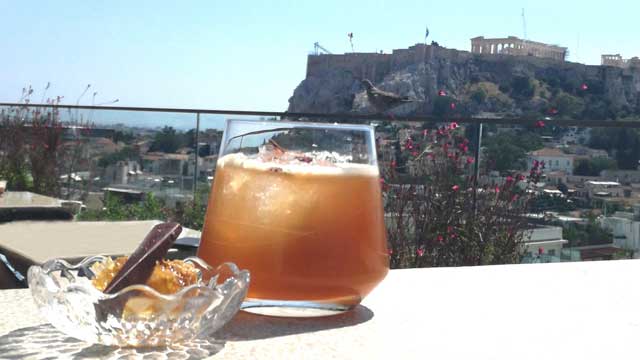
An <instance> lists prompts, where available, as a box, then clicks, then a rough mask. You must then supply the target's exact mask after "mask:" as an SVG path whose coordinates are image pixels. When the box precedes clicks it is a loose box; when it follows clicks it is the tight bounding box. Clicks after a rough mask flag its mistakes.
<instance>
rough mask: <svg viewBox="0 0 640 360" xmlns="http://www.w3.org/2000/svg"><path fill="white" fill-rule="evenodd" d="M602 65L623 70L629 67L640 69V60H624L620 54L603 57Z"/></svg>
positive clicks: (636, 58)
mask: <svg viewBox="0 0 640 360" xmlns="http://www.w3.org/2000/svg"><path fill="white" fill-rule="evenodd" d="M600 64H601V65H604V66H615V67H619V68H622V69H626V68H629V67H632V66H633V67H640V58H638V57H632V58H631V59H623V58H622V56H621V55H620V54H605V55H602V56H601V60H600Z"/></svg>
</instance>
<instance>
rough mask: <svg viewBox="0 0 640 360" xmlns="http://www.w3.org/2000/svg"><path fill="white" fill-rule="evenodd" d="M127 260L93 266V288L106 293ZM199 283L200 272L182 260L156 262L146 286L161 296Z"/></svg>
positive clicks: (120, 259)
mask: <svg viewBox="0 0 640 360" xmlns="http://www.w3.org/2000/svg"><path fill="white" fill-rule="evenodd" d="M127 259H128V257H125V256H123V257H119V258H116V259H115V260H113V259H111V258H107V259H106V260H105V261H104V262H101V263H95V264H93V266H92V267H91V270H92V271H93V273H94V274H96V276H95V277H94V278H93V280H92V281H91V283H92V284H93V286H94V287H95V288H96V289H98V290H100V291H104V290H105V289H106V288H107V285H109V283H111V281H112V280H113V278H115V276H116V274H117V273H118V272H120V270H122V268H123V266H124V264H125V263H126V261H127ZM197 282H198V270H197V269H196V267H195V266H194V265H193V264H191V263H186V262H184V261H182V260H160V261H156V264H155V266H154V267H153V271H152V272H151V276H150V277H149V279H148V280H147V281H146V283H145V284H146V285H147V286H149V287H151V288H153V289H154V290H156V291H157V292H159V293H161V294H165V295H168V294H174V293H176V292H178V291H180V290H181V289H182V288H184V287H186V286H189V285H193V284H195V283H197Z"/></svg>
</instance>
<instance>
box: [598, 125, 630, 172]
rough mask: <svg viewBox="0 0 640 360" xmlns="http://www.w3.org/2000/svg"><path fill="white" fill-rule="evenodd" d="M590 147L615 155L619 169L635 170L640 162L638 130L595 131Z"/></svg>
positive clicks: (608, 129)
mask: <svg viewBox="0 0 640 360" xmlns="http://www.w3.org/2000/svg"><path fill="white" fill-rule="evenodd" d="M589 146H590V147H593V148H595V149H603V150H607V151H609V152H610V153H614V155H615V159H616V162H617V164H618V167H619V168H620V169H623V170H635V169H636V168H637V167H638V165H640V164H639V163H638V161H639V160H640V130H638V129H617V128H605V129H593V130H591V139H590V141H589Z"/></svg>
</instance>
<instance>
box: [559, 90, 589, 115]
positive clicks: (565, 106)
mask: <svg viewBox="0 0 640 360" xmlns="http://www.w3.org/2000/svg"><path fill="white" fill-rule="evenodd" d="M553 106H554V107H555V108H556V109H557V110H558V114H559V115H560V116H564V117H569V118H578V117H579V116H580V114H582V112H583V111H584V101H583V100H582V99H580V98H579V97H576V96H572V95H569V94H567V93H565V92H561V93H560V94H559V95H558V96H557V97H556V98H555V99H554V101H553Z"/></svg>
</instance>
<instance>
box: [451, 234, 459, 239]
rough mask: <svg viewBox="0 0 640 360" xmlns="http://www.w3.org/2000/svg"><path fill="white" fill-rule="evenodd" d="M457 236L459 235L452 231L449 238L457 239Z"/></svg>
mask: <svg viewBox="0 0 640 360" xmlns="http://www.w3.org/2000/svg"><path fill="white" fill-rule="evenodd" d="M457 237H458V234H456V233H452V234H451V235H449V238H451V239H455V238H457Z"/></svg>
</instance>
